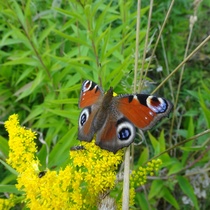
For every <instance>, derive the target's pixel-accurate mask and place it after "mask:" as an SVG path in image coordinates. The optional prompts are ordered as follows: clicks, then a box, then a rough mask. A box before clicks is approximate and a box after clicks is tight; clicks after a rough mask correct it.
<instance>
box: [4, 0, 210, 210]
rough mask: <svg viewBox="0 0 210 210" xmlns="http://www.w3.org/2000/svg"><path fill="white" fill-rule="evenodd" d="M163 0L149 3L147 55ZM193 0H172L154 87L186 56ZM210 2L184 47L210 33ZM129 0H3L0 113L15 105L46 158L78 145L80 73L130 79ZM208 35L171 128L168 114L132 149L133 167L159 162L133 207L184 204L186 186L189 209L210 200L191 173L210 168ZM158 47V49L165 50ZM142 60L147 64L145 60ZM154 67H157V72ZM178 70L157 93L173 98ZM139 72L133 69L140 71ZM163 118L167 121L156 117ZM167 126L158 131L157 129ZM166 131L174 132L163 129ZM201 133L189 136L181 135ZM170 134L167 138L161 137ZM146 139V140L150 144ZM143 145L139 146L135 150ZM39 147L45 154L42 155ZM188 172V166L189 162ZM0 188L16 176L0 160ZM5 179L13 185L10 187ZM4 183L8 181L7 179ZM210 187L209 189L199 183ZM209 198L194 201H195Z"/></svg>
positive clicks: (104, 81) (118, 86)
mask: <svg viewBox="0 0 210 210" xmlns="http://www.w3.org/2000/svg"><path fill="white" fill-rule="evenodd" d="M169 4H170V1H157V2H155V4H154V8H153V16H152V23H151V30H150V34H149V39H150V42H151V43H150V45H149V46H148V49H147V58H149V56H150V54H151V51H152V49H153V47H154V43H155V40H156V38H157V34H158V27H159V26H161V25H162V23H163V20H164V18H165V15H166V12H167V10H168V7H169ZM193 9H194V7H193V1H191V0H187V1H181V0H177V1H175V4H174V7H173V9H172V12H171V15H170V17H169V19H168V21H167V24H166V27H165V29H164V31H163V33H162V37H161V38H162V39H161V42H160V43H159V45H158V47H157V50H156V53H155V59H154V60H153V62H152V64H151V66H150V71H149V73H148V75H147V84H148V85H147V87H146V86H145V87H144V90H143V91H144V92H151V91H152V90H153V89H154V87H155V86H157V84H159V83H161V81H162V80H163V79H164V78H165V77H166V76H167V75H168V74H169V73H170V72H172V70H173V69H174V68H175V67H176V66H177V65H178V64H179V63H180V62H181V61H182V60H183V59H184V53H185V47H186V43H187V37H188V34H189V17H190V15H193V12H194V10H193ZM148 10H149V5H148V1H143V2H142V9H141V28H140V34H139V39H140V44H139V56H140V59H139V66H141V63H142V61H141V56H142V53H143V50H144V41H145V36H146V24H147V16H148ZM209 11H210V3H209V2H208V0H204V1H203V2H202V3H201V5H200V6H199V8H198V12H197V17H198V21H197V22H196V23H195V26H194V32H193V34H192V38H191V42H190V48H189V49H190V51H192V50H193V49H194V48H195V47H196V46H198V45H199V43H200V42H201V41H202V40H203V39H205V38H206V37H207V33H208V29H209V21H208V18H207V17H208V15H207V14H208V13H209ZM135 28H136V1H132V0H128V1H120V0H119V1H111V2H110V1H70V0H66V1H37V0H31V1H29V0H28V1H15V0H6V1H2V2H1V5H0V38H1V39H0V120H1V122H4V121H5V120H6V119H7V118H8V116H9V115H11V114H13V113H18V114H19V116H20V119H21V122H22V123H23V124H24V125H25V126H26V127H30V128H33V129H34V130H36V131H39V133H41V134H43V136H44V140H45V141H46V143H47V145H48V146H49V148H50V151H49V152H48V150H47V149H46V145H45V144H42V142H41V140H42V136H40V135H39V136H38V139H39V140H40V141H37V144H38V146H39V153H38V157H39V159H40V160H41V162H42V164H43V169H44V168H46V167H49V168H57V169H59V168H60V167H62V166H65V164H66V161H67V159H68V155H69V148H70V147H71V146H73V145H76V144H78V140H77V139H76V137H77V120H78V115H79V113H80V110H79V109H78V105H77V104H78V99H79V94H80V88H81V84H82V81H83V80H84V79H90V80H93V81H95V82H97V83H98V84H100V85H101V86H102V87H103V88H104V89H105V90H107V89H108V88H109V87H110V86H113V87H114V89H115V92H116V93H131V92H132V90H133V80H134V79H133V78H134V57H135V40H136V32H135ZM209 45H210V44H209V42H208V43H207V44H206V45H205V46H204V47H203V48H202V49H201V50H200V51H199V52H197V54H195V55H194V56H193V57H192V58H191V59H190V60H188V62H187V63H186V66H185V71H184V76H183V80H182V86H181V92H180V94H179V100H178V105H177V106H175V110H174V113H173V115H174V116H175V117H174V119H175V120H174V124H173V127H170V126H172V125H171V123H170V119H166V120H163V121H161V122H160V123H159V124H158V125H157V126H156V127H155V129H153V131H151V133H152V134H149V135H147V134H145V135H146V137H147V138H148V139H150V141H151V144H150V142H149V141H148V142H147V143H146V144H145V143H144V144H143V145H141V147H136V148H135V151H136V152H135V162H134V164H135V167H137V166H139V165H141V164H144V163H145V162H147V161H148V159H149V158H152V157H153V156H155V155H158V154H159V153H160V152H164V151H165V150H166V148H169V147H170V146H172V145H174V144H179V145H178V146H177V147H176V148H175V149H173V150H171V151H170V152H168V153H165V154H164V155H162V156H161V157H160V158H161V159H162V160H163V164H164V168H165V169H164V170H165V171H164V170H163V174H162V176H160V178H159V179H158V180H155V181H152V180H151V182H149V187H148V189H147V192H148V193H147V194H146V193H145V192H142V190H141V189H140V188H139V189H137V192H138V193H137V196H136V206H135V208H137V209H139V208H141V209H148V208H152V209H155V208H156V209H163V206H165V208H167V206H170V205H171V206H173V208H175V209H180V208H181V209H185V208H186V209H187V208H188V207H189V206H188V205H184V204H183V202H182V198H183V196H185V195H187V196H188V197H189V198H190V199H191V201H192V203H193V206H194V208H195V209H199V208H202V209H208V207H209V206H210V203H209V201H208V200H206V199H205V198H200V197H199V196H198V195H195V194H194V189H193V185H192V183H193V181H192V180H193V178H194V179H195V178H196V177H197V176H198V177H200V178H201V177H202V176H204V174H205V175H206V174H207V175H208V179H209V180H208V181H209V182H210V177H209V173H208V172H209V166H208V162H209V156H210V152H209V149H210V148H209V140H210V137H209V135H208V136H207V135H202V132H203V131H207V132H208V129H209V128H210V109H209V107H210V100H209V95H210V90H209V84H210V79H209V78H210V77H209V76H210V73H209V68H210V62H209V53H210V51H209V49H210V46H209ZM164 56H165V57H164ZM145 67H147V63H146V64H145ZM158 67H162V68H163V70H162V71H160V72H158V71H157V69H158ZM179 78H180V73H179V72H178V73H176V74H174V75H173V76H172V77H171V78H170V80H169V81H168V82H167V83H165V84H164V86H163V87H162V88H161V89H159V90H158V91H159V92H158V95H163V96H164V97H165V98H168V99H171V100H172V102H174V99H175V96H176V93H177V92H176V91H177V84H178V81H179ZM137 79H138V78H137ZM163 124H164V126H163ZM162 128H164V131H163V130H162ZM170 131H171V132H170ZM0 134H1V136H0V157H1V160H2V161H3V162H4V161H5V159H6V158H7V155H8V145H7V139H8V137H7V134H6V132H5V131H4V128H3V125H1V130H0ZM196 134H198V135H199V134H200V135H201V136H199V138H192V139H193V140H192V141H189V142H186V143H185V142H183V141H184V140H186V139H188V138H190V137H193V136H194V135H196ZM168 139H170V141H168ZM147 144H149V145H147ZM139 151H140V152H139ZM46 156H47V157H48V158H49V161H46ZM187 169H188V170H189V169H190V170H192V171H193V172H192V175H186V170H187ZM0 170H1V173H0V184H1V185H0V191H1V195H2V196H3V195H4V193H5V192H13V193H15V192H16V191H15V187H14V185H13V184H14V183H15V178H16V177H15V176H16V175H14V174H12V173H11V172H10V171H9V170H8V169H6V168H5V166H3V165H0ZM10 185H12V186H13V188H11V189H8V186H10ZM6 186H7V187H6ZM201 190H205V192H206V193H207V196H206V198H208V196H209V194H210V192H209V190H208V189H206V188H205V189H204V188H202V189H201ZM203 199H204V200H205V201H206V202H203V203H201V201H202V200H203Z"/></svg>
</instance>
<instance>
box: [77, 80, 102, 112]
mask: <svg viewBox="0 0 210 210" xmlns="http://www.w3.org/2000/svg"><path fill="white" fill-rule="evenodd" d="M102 97H103V91H102V89H101V88H100V87H99V86H98V85H97V84H96V83H95V82H92V81H90V80H85V81H84V82H83V84H82V89H81V92H80V100H79V108H84V107H88V106H91V105H93V104H95V103H97V101H98V100H100V99H101V98H102Z"/></svg>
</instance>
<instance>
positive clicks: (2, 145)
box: [0, 136, 9, 159]
mask: <svg viewBox="0 0 210 210" xmlns="http://www.w3.org/2000/svg"><path fill="white" fill-rule="evenodd" d="M0 151H1V152H0V157H1V159H5V158H7V156H8V153H9V146H8V140H6V139H5V138H3V137H2V136H0Z"/></svg>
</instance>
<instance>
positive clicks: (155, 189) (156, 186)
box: [148, 180, 164, 200]
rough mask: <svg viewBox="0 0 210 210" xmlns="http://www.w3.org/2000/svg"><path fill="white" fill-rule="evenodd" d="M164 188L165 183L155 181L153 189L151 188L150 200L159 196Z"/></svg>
mask: <svg viewBox="0 0 210 210" xmlns="http://www.w3.org/2000/svg"><path fill="white" fill-rule="evenodd" d="M163 187H164V181H162V180H154V181H153V182H152V185H151V188H150V192H149V195H148V199H149V200H150V199H152V198H153V197H156V196H158V195H159V193H160V191H161V190H162V188H163Z"/></svg>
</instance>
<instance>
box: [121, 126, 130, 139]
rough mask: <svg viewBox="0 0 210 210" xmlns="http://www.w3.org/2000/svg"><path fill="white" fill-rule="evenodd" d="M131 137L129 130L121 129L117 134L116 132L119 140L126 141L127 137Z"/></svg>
mask: <svg viewBox="0 0 210 210" xmlns="http://www.w3.org/2000/svg"><path fill="white" fill-rule="evenodd" d="M130 136H131V131H130V129H129V128H126V127H125V128H122V129H121V130H120V131H119V132H118V139H120V140H128V139H129V137H130Z"/></svg>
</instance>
